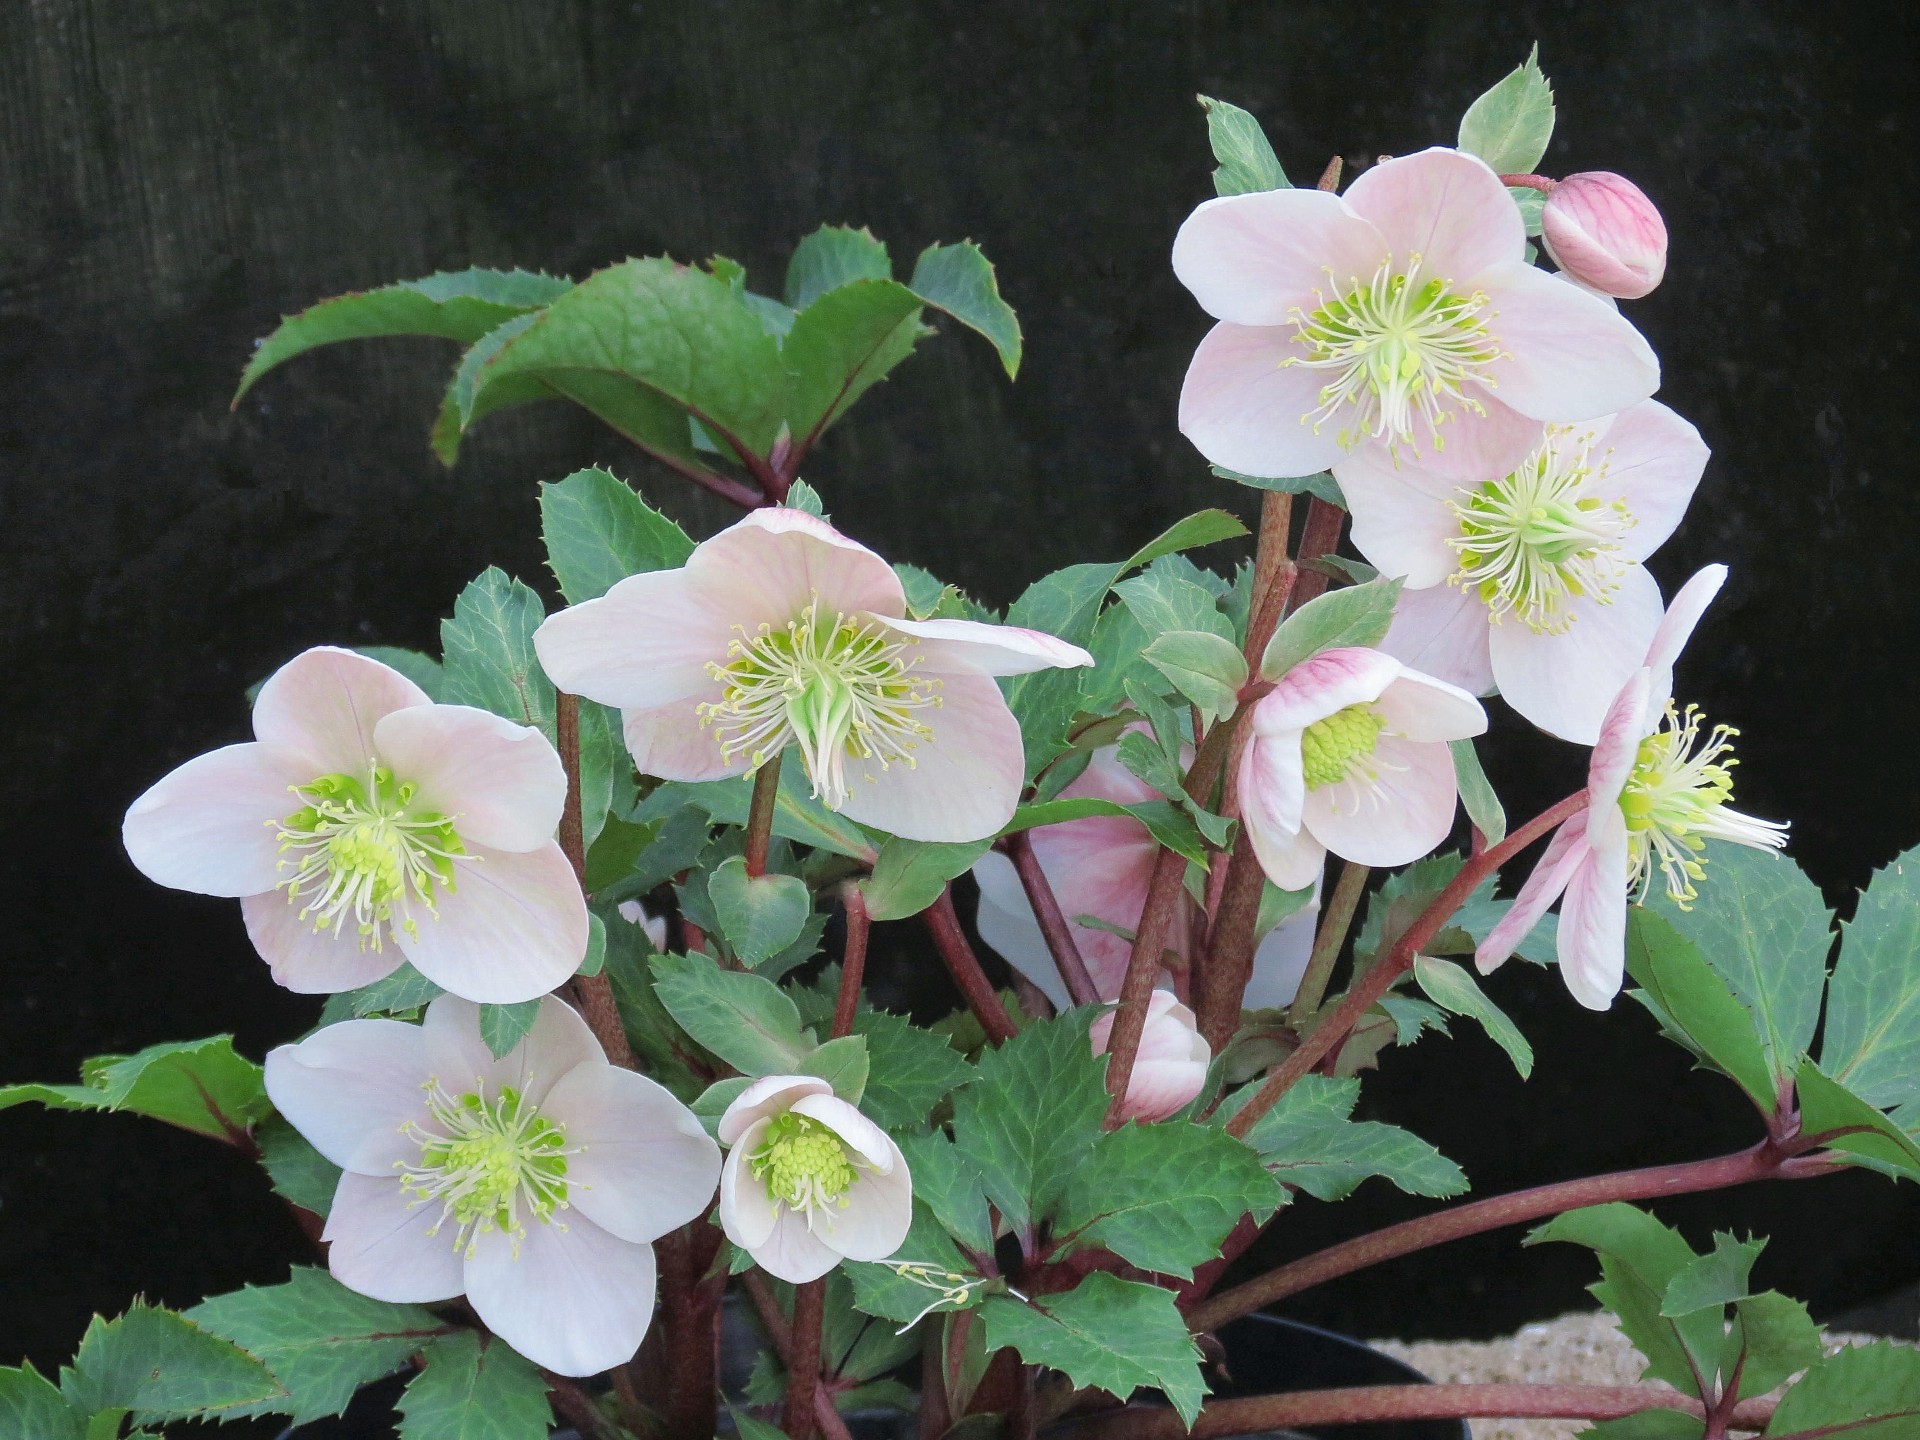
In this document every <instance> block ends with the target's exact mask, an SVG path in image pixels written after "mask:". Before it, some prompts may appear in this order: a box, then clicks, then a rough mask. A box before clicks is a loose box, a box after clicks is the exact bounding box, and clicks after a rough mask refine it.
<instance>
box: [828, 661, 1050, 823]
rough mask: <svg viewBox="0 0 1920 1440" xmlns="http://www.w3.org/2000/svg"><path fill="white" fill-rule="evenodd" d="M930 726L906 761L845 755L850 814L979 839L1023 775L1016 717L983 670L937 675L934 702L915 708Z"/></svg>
mask: <svg viewBox="0 0 1920 1440" xmlns="http://www.w3.org/2000/svg"><path fill="white" fill-rule="evenodd" d="M919 713H920V716H921V719H922V721H923V722H924V723H925V724H926V725H927V726H928V727H929V728H930V729H931V730H932V731H933V734H932V735H931V736H929V737H927V738H925V739H923V740H922V741H921V742H920V744H919V746H918V747H917V748H916V749H915V750H914V752H913V755H912V760H913V763H912V764H911V765H907V764H902V763H900V762H897V761H896V762H895V763H893V764H892V765H889V766H885V767H883V766H882V765H881V763H880V761H879V760H878V759H869V760H849V761H848V762H847V787H848V795H847V803H846V804H845V805H844V806H843V807H842V810H843V812H844V813H845V815H846V816H847V818H848V819H850V820H857V821H859V822H860V823H861V824H862V825H871V826H873V827H874V828H875V829H877V830H884V831H886V832H887V833H888V834H890V835H898V836H899V837H900V838H901V839H903V840H933V841H953V842H959V841H966V840H982V839H985V838H986V837H987V836H989V835H992V834H994V833H995V832H997V831H998V830H999V829H1000V827H1001V826H1003V825H1005V824H1006V823H1007V821H1009V820H1011V819H1012V818H1013V811H1014V806H1015V805H1016V804H1017V803H1018V802H1019V798H1020V786H1021V784H1022V782H1023V780H1024V778H1025V775H1026V763H1027V762H1026V749H1025V746H1024V744H1023V743H1022V741H1021V738H1020V725H1019V722H1018V721H1016V720H1015V719H1014V718H1013V712H1012V711H1011V710H1009V709H1007V702H1006V700H1005V698H1004V697H1003V696H1002V695H1001V694H1000V687H999V686H998V685H995V684H994V683H993V681H992V680H991V679H989V678H988V677H987V676H985V675H966V674H959V673H953V674H949V675H946V676H943V677H942V679H941V686H940V704H939V706H938V707H937V708H931V709H927V710H922V711H920V712H919Z"/></svg>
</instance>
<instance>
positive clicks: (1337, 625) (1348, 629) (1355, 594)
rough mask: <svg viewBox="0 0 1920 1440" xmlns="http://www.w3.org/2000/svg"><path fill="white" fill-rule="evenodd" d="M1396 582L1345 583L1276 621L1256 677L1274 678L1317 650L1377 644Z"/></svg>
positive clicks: (1395, 596) (1389, 620) (1388, 620)
mask: <svg viewBox="0 0 1920 1440" xmlns="http://www.w3.org/2000/svg"><path fill="white" fill-rule="evenodd" d="M1403 583H1404V582H1402V581H1400V580H1374V581H1371V582H1369V583H1368V584H1365V585H1350V586H1347V587H1345V588H1344V589H1340V590H1334V591H1330V592H1329V593H1327V594H1325V595H1322V596H1319V597H1318V598H1317V599H1314V600H1310V601H1308V602H1307V603H1306V604H1305V605H1302V606H1301V607H1300V608H1299V609H1298V610H1296V611H1294V612H1293V613H1292V614H1291V615H1289V616H1288V617H1287V618H1286V619H1285V620H1283V621H1282V622H1281V623H1280V628H1279V629H1278V630H1276V631H1274V632H1273V639H1271V640H1269V641H1268V642H1267V649H1266V653H1265V654H1264V655H1263V656H1261V659H1260V673H1261V674H1262V675H1264V676H1266V678H1267V679H1269V680H1278V679H1279V678H1280V677H1281V676H1282V675H1284V674H1286V673H1287V671H1289V670H1291V669H1292V668H1293V667H1294V666H1296V665H1298V664H1299V663H1300V662H1301V661H1302V660H1308V659H1311V658H1312V657H1313V656H1315V655H1318V654H1319V653H1320V652H1321V651H1322V650H1333V649H1338V648H1343V647H1347V646H1356V645H1357V646H1369V645H1378V644H1379V643H1380V642H1381V640H1383V639H1385V638H1386V634H1387V628H1388V627H1389V626H1390V625H1392V624H1393V607H1394V606H1395V605H1396V604H1398V603H1399V600H1400V587H1401V585H1402V584H1403Z"/></svg>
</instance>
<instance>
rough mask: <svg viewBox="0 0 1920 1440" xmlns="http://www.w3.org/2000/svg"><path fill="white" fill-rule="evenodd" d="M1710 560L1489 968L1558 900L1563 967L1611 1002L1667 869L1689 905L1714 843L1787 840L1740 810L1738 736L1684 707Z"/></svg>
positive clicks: (1585, 989)
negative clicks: (1635, 915) (1631, 933)
mask: <svg viewBox="0 0 1920 1440" xmlns="http://www.w3.org/2000/svg"><path fill="white" fill-rule="evenodd" d="M1726 578H1727V567H1726V566H1724V565H1709V566H1707V567H1706V569H1704V570H1702V571H1700V572H1699V573H1698V574H1697V575H1695V576H1694V577H1693V578H1692V579H1691V580H1689V581H1688V582H1687V583H1686V584H1685V585H1684V586H1682V587H1681V589H1680V593H1679V594H1677V595H1675V596H1674V597H1673V605H1672V607H1671V608H1670V609H1669V610H1668V611H1667V613H1666V616H1665V618H1663V619H1662V620H1661V622H1660V626H1659V629H1658V630H1657V631H1656V632H1655V635H1654V638H1653V643H1652V645H1651V646H1650V647H1649V648H1648V651H1647V656H1646V664H1645V665H1644V666H1643V667H1642V668H1641V669H1639V670H1637V671H1635V672H1634V674H1633V676H1632V677H1631V678H1630V679H1629V680H1628V681H1627V683H1626V684H1625V685H1624V686H1623V687H1622V688H1621V691H1620V694H1619V696H1618V697H1617V698H1616V699H1615V700H1614V702H1613V704H1612V706H1611V707H1609V709H1608V710H1607V715H1606V719H1605V721H1604V722H1603V723H1602V725H1601V727H1600V738H1599V740H1598V742H1597V743H1596V744H1595V745H1594V747H1593V755H1592V758H1591V759H1590V760H1589V762H1588V766H1587V808H1586V809H1584V810H1582V811H1580V812H1579V813H1578V814H1576V815H1574V816H1572V817H1571V818H1569V819H1568V820H1567V821H1565V822H1564V823H1563V824H1562V825H1561V826H1560V828H1559V829H1557V830H1555V831H1554V833H1553V838H1552V839H1551V840H1550V841H1548V843H1547V849H1546V853H1545V854H1544V855H1542V856H1541V857H1540V863H1539V864H1537V865H1535V866H1534V868H1533V873H1532V874H1531V875H1529V876H1528V877H1527V881H1526V884H1524V885H1522V886H1521V887H1520V893H1519V894H1518V895H1517V896H1516V897H1515V898H1514V902H1513V906H1512V908H1511V909H1510V910H1508V912H1507V913H1506V915H1504V916H1503V917H1502V918H1501V920H1500V923H1499V924H1498V925H1496V926H1494V928H1493V930H1492V932H1491V933H1489V934H1488V936H1487V938H1486V939H1485V940H1484V941H1483V942H1481V945H1480V948H1479V950H1478V951H1477V952H1476V955H1475V959H1476V961H1477V963H1478V964H1479V967H1480V971H1481V973H1482V974H1485V973H1487V972H1489V971H1491V970H1493V969H1494V968H1496V967H1497V966H1499V965H1500V964H1501V963H1502V962H1504V961H1505V960H1506V959H1507V957H1508V956H1510V955H1511V954H1513V952H1514V950H1515V949H1517V948H1518V947H1519V944H1520V942H1521V941H1523V940H1525V939H1526V938H1527V933H1528V932H1529V931H1530V930H1532V929H1533V927H1534V925H1535V924H1537V923H1538V922H1539V919H1540V917H1541V916H1542V915H1544V914H1545V913H1546V911H1547V907H1548V906H1550V905H1552V904H1553V902H1554V901H1555V900H1556V899H1561V897H1562V895H1563V894H1564V896H1565V898H1564V899H1562V900H1561V905H1560V932H1559V951H1560V974H1561V977H1562V978H1563V979H1564V980H1565V981H1566V983H1567V989H1568V990H1569V991H1571V992H1572V994H1573V998H1574V999H1576V1000H1578V1001H1579V1002H1580V1003H1581V1004H1582V1005H1585V1006H1586V1007H1587V1008H1588V1009H1590V1010H1605V1009H1606V1008H1607V1007H1608V1006H1609V1005H1611V1004H1612V1003H1613V997H1614V996H1615V995H1617V994H1619V993H1620V982H1621V975H1622V973H1623V971H1624V970H1625V967H1626V943H1627V904H1628V901H1629V899H1630V898H1644V897H1645V896H1646V894H1647V892H1648V891H1649V890H1650V889H1651V888H1652V887H1653V884H1654V882H1655V879H1656V876H1657V877H1658V878H1659V880H1660V882H1661V883H1662V884H1664V886H1665V887H1666V891H1667V894H1668V896H1669V897H1670V898H1671V899H1672V900H1673V901H1674V902H1675V903H1676V904H1678V905H1681V906H1683V907H1684V906H1686V905H1688V904H1689V903H1690V902H1691V901H1692V900H1693V899H1694V898H1695V896H1696V894H1697V893H1698V892H1697V890H1696V883H1695V882H1697V881H1699V880H1701V879H1702V878H1703V877H1704V876H1705V873H1706V864H1707V856H1706V853H1705V852H1706V843H1707V841H1709V840H1725V841H1729V842H1731V843H1732V844H1735V845H1747V846H1751V847H1752V848H1754V849H1757V850H1777V849H1780V848H1781V847H1783V846H1784V845H1785V844H1786V843H1787V827H1786V826H1785V825H1784V824H1780V823H1777V822H1775V821H1771V820H1756V819H1754V818H1753V817H1752V816H1750V815H1743V814H1741V813H1740V812H1739V811H1737V810H1735V809H1733V808H1731V807H1730V806H1729V805H1728V804H1727V802H1728V801H1729V800H1730V799H1732V798H1733V775H1732V769H1733V766H1734V764H1735V761H1734V758H1733V754H1732V749H1733V747H1732V740H1733V737H1734V736H1735V735H1736V734H1737V733H1738V732H1737V731H1735V730H1732V729H1730V728H1729V727H1727V726H1725V725H1717V726H1715V727H1713V728H1712V729H1711V730H1707V729H1706V728H1705V727H1704V725H1703V723H1702V721H1701V718H1700V712H1699V710H1698V709H1697V708H1696V707H1694V706H1692V705H1689V706H1688V707H1687V708H1686V709H1685V710H1677V709H1675V707H1674V704H1673V667H1674V663H1675V661H1677V660H1678V659H1679V656H1680V652H1681V650H1682V649H1684V648H1685V646H1686V643H1687V640H1688V638H1689V637H1690V636H1691V635H1692V634H1693V630H1694V627H1695V626H1696V625H1698V624H1699V623H1700V617H1701V615H1703V614H1704V613H1705V612H1706V608H1707V606H1708V604H1709V603H1711V602H1712V600H1713V597H1714V596H1715V595H1716V594H1717V593H1719V590H1720V587H1721V585H1722V584H1724V583H1725V582H1726Z"/></svg>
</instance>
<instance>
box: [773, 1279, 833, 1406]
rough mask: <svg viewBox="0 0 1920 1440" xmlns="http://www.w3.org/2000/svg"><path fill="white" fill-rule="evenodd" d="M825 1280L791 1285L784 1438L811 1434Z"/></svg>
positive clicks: (818, 1374)
mask: <svg viewBox="0 0 1920 1440" xmlns="http://www.w3.org/2000/svg"><path fill="white" fill-rule="evenodd" d="M826 1302H827V1282H826V1281H825V1280H824V1279H821V1280H809V1281H808V1282H807V1283H806V1284H804V1285H796V1286H794V1289H793V1328H792V1331H791V1334H792V1336H793V1343H792V1349H791V1350H790V1351H789V1353H788V1355H787V1405H786V1412H785V1418H784V1423H783V1424H782V1425H781V1427H780V1428H781V1429H782V1430H785V1431H786V1432H787V1436H788V1440H807V1437H808V1436H810V1435H811V1434H813V1397H814V1395H815V1394H816V1393H818V1391H819V1388H820V1330H821V1327H822V1325H824V1324H825V1321H826Z"/></svg>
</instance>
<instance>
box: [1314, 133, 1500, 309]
mask: <svg viewBox="0 0 1920 1440" xmlns="http://www.w3.org/2000/svg"><path fill="white" fill-rule="evenodd" d="M1346 201H1347V204H1349V205H1350V206H1352V207H1353V209H1354V210H1355V211H1356V212H1357V213H1358V214H1360V215H1363V216H1365V217H1366V218H1367V219H1368V220H1371V221H1372V222H1373V223H1374V224H1375V225H1376V226H1378V227H1379V229H1380V233H1381V234H1382V235H1384V236H1385V237H1386V240H1387V243H1388V244H1389V245H1390V246H1391V247H1392V250H1393V258H1394V260H1395V261H1396V262H1397V264H1398V265H1399V266H1400V267H1401V268H1404V267H1406V266H1407V265H1408V264H1409V263H1411V258H1412V257H1413V256H1415V255H1418V256H1419V257H1420V260H1421V267H1420V273H1421V274H1422V275H1423V276H1425V277H1427V278H1429V279H1440V280H1445V281H1448V282H1449V285H1450V287H1451V288H1453V289H1456V290H1464V289H1466V288H1469V287H1470V286H1471V285H1472V282H1473V280H1474V278H1475V277H1476V276H1478V275H1479V274H1480V272H1481V271H1483V270H1485V269H1486V268H1487V267H1488V266H1491V265H1499V264H1503V263H1521V262H1522V257H1523V256H1524V255H1525V253H1526V248H1527V231H1526V225H1525V223H1524V222H1523V221H1522V220H1521V218H1520V209H1519V207H1518V206H1516V205H1515V204H1514V203H1513V197H1512V196H1510V195H1508V194H1507V190H1506V187H1505V186H1504V185H1502V184H1501V183H1500V177H1499V176H1498V175H1495V174H1494V173H1493V170H1492V169H1491V167H1489V166H1488V164H1487V162H1486V161H1484V160H1482V159H1480V158H1479V157H1478V156H1477V155H1469V154H1467V153H1466V152H1465V151H1462V150H1451V149H1447V148H1445V147H1442V146H1435V147H1433V148H1432V149H1430V150H1422V151H1420V152H1419V153H1418V154H1415V155H1402V156H1399V157H1398V158H1396V159H1392V160H1383V161H1381V162H1380V163H1379V164H1378V165H1375V166H1374V167H1373V168H1372V169H1370V170H1366V171H1363V172H1362V173H1361V175H1360V176H1359V178H1357V179H1356V180H1355V181H1354V182H1353V184H1352V185H1350V186H1348V187H1347V194H1346Z"/></svg>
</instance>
